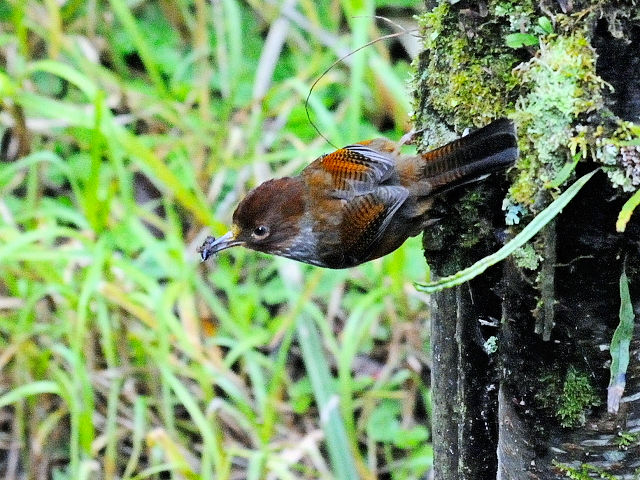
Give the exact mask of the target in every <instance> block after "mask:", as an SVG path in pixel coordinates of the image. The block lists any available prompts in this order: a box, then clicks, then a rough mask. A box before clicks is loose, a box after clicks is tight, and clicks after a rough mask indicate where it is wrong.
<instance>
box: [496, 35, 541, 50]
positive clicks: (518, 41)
mask: <svg viewBox="0 0 640 480" xmlns="http://www.w3.org/2000/svg"><path fill="white" fill-rule="evenodd" d="M504 39H505V43H506V44H507V47H511V48H522V47H530V46H532V45H538V43H539V40H538V37H536V36H535V35H531V34H530V33H510V34H509V35H507V36H506V37H504Z"/></svg>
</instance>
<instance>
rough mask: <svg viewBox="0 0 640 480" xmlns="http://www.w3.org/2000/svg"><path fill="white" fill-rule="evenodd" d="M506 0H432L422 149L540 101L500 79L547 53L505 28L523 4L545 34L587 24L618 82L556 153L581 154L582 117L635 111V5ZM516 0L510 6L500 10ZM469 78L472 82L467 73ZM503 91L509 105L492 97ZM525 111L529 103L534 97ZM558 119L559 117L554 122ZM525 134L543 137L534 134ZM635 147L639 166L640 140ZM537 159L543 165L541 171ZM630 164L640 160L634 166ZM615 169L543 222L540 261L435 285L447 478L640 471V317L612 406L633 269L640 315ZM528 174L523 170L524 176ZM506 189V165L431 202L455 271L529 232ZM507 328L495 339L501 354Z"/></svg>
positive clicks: (437, 414)
mask: <svg viewBox="0 0 640 480" xmlns="http://www.w3.org/2000/svg"><path fill="white" fill-rule="evenodd" d="M497 3H498V2H493V1H487V2H470V1H461V2H458V3H455V4H453V5H444V2H438V3H437V4H434V2H427V8H428V9H429V11H431V9H433V8H434V7H435V10H433V12H434V13H432V14H431V15H432V16H431V17H425V24H426V25H427V26H426V30H425V32H424V35H425V37H426V38H427V39H428V40H426V44H427V47H428V49H427V51H425V53H424V54H423V56H422V57H421V59H420V65H419V68H418V75H417V78H416V91H417V97H418V102H417V103H418V108H417V115H416V120H417V124H418V125H417V127H426V129H427V130H426V132H425V137H424V146H425V148H428V147H432V146H434V145H435V144H437V143H441V141H442V140H443V139H444V137H443V136H442V130H441V129H437V128H435V125H442V124H445V125H448V126H449V127H450V128H451V129H455V128H457V129H458V130H460V129H461V128H463V127H465V126H470V123H473V122H475V118H476V117H475V116H473V115H482V114H481V113H480V114H478V113H477V112H482V106H483V104H484V105H486V106H487V107H486V108H487V110H491V109H493V110H492V111H491V112H490V113H487V116H488V119H490V118H497V117H498V116H501V115H504V114H507V115H509V114H510V112H513V111H514V109H515V110H516V111H517V110H518V109H520V110H522V108H524V107H522V105H523V104H524V103H526V102H527V101H529V100H527V97H526V95H527V89H529V91H530V90H531V89H532V88H535V86H533V87H532V85H531V84H528V85H526V86H525V85H524V84H523V85H521V86H518V85H516V86H515V87H513V86H512V87H509V88H507V89H505V91H500V86H499V85H500V83H499V82H495V79H496V78H505V75H507V74H508V73H509V72H510V71H511V69H512V68H513V67H517V66H518V65H519V62H523V63H526V62H528V61H529V59H530V58H531V57H532V56H539V55H541V54H540V51H539V50H538V51H536V49H537V48H538V46H537V45H532V46H529V47H528V48H522V49H511V50H508V49H507V50H505V47H504V44H505V36H506V35H507V34H508V33H509V32H513V30H512V26H513V22H514V18H517V15H521V17H520V21H521V22H525V20H523V19H524V18H525V17H526V21H532V22H535V21H538V18H539V17H548V18H550V19H551V20H552V21H553V23H554V28H555V30H554V32H553V33H552V34H550V35H549V36H547V37H545V39H544V41H548V42H555V41H557V39H558V38H559V37H562V36H565V37H567V38H569V37H571V38H576V36H577V35H578V33H579V34H580V35H584V38H585V39H586V40H588V42H589V45H590V46H589V47H588V48H590V49H591V48H592V49H593V50H595V52H596V54H597V63H596V64H595V66H594V68H595V74H597V75H598V76H599V77H601V78H602V79H603V80H604V81H605V82H608V83H609V84H610V85H612V86H613V87H614V89H613V90H610V89H609V88H608V87H606V86H603V87H602V90H601V92H602V95H603V100H602V107H601V108H593V109H591V110H589V108H585V113H576V114H575V116H574V117H573V118H572V121H571V125H570V126H569V127H567V130H566V132H565V136H566V138H563V139H562V141H561V142H559V145H558V146H557V147H556V150H555V151H554V154H558V155H559V157H560V158H563V157H562V155H566V157H567V159H570V158H571V157H570V147H569V145H570V144H571V141H572V138H571V136H573V135H578V134H579V132H580V131H583V130H580V128H583V127H584V129H585V130H584V131H588V132H595V131H600V130H597V129H598V128H601V129H606V128H610V125H611V124H612V123H614V122H618V124H620V123H619V122H621V121H623V120H626V121H631V122H636V123H637V122H638V121H639V119H640V14H639V13H638V7H637V5H633V2H624V1H621V2H610V1H602V2H596V3H594V2H581V1H579V0H575V1H574V2H573V4H571V3H570V2H566V1H558V2H551V1H543V2H540V4H538V3H537V2H536V3H535V4H534V3H533V2H514V4H513V5H512V4H511V3H510V2H500V3H501V5H500V6H499V7H498V8H496V6H497ZM516 3H518V4H519V5H518V6H517V7H516V6H515V5H516ZM505 5H506V7H505ZM509 5H511V6H509ZM507 7H508V8H512V7H513V9H512V10H509V12H508V13H507V14H498V13H496V12H501V10H499V8H503V9H505V8H507ZM527 9H530V12H528V11H527ZM563 9H564V10H569V11H566V12H563V11H562V10H563ZM594 12H596V13H594ZM525 13H526V15H525ZM522 25H524V23H522ZM526 28H528V27H526V25H525V26H522V29H523V30H524V29H526ZM429 29H431V30H429ZM530 31H533V30H531V29H529V30H527V32H530ZM434 32H435V33H434ZM547 33H548V32H547ZM572 36H573V37H572ZM580 38H582V37H580ZM544 41H543V42H542V43H544ZM460 44H462V45H464V46H465V47H464V48H463V49H462V51H463V52H464V54H465V55H466V57H465V58H464V65H463V66H462V68H459V67H460V66H461V62H462V60H459V59H458V58H456V57H455V56H456V55H461V53H460V51H458V50H456V46H457V45H460ZM474 45H479V46H477V47H476V46H474ZM570 54H571V52H567V55H570ZM447 56H450V57H452V58H453V60H447V58H449V57H447ZM487 58H488V60H487ZM493 59H495V61H493ZM447 62H449V63H448V64H447ZM501 62H502V63H501ZM509 62H512V63H509ZM500 65H503V66H504V68H503V69H502V70H500V68H501V67H500ZM476 66H480V68H479V69H477V70H476V69H475V67H476ZM465 69H466V70H465ZM469 72H475V73H469ZM467 76H468V77H469V78H467ZM460 78H463V79H464V80H465V82H464V85H463V84H462V83H460V85H459V86H456V82H459V81H460ZM519 78H522V77H519ZM474 80H475V81H476V82H477V83H478V84H479V85H478V86H477V87H478V88H475V85H471V87H472V88H470V93H469V97H468V99H467V100H465V98H463V97H461V96H460V95H461V94H460V92H461V91H463V90H464V89H465V88H469V82H470V81H474ZM492 82H494V83H492ZM452 85H453V86H452ZM485 87H486V88H485ZM576 95H579V94H578V93H576ZM447 96H449V97H447ZM483 96H486V97H487V98H482V97H483ZM443 98H444V100H443ZM529 98H530V97H529ZM495 102H503V104H502V105H501V106H500V105H498V106H497V107H496V106H495V105H494V104H495ZM605 110H606V111H605ZM608 112H610V113H608ZM518 115H520V117H518ZM541 115H545V112H544V111H542V113H541ZM471 117H473V118H472V119H471V120H470V118H471ZM516 117H517V118H525V117H524V116H522V112H520V113H519V114H518V113H516ZM486 120H487V119H485V120H482V121H480V122H479V123H486ZM576 125H580V127H579V128H576ZM548 128H549V129H553V128H554V126H553V124H552V122H551V121H550V123H549V127H548ZM531 131H532V129H527V128H526V127H525V128H523V131H522V132H521V135H522V136H528V135H531ZM576 132H578V134H577V133H576ZM589 135H592V133H587V134H586V136H587V137H588V138H587V139H586V140H585V141H586V142H592V143H591V144H590V145H594V147H593V148H591V150H589V152H590V154H591V157H593V158H585V159H583V161H582V162H580V163H579V164H578V166H577V168H576V173H575V175H576V176H578V177H579V176H581V175H583V174H585V173H588V172H589V171H592V170H593V169H594V168H597V167H598V164H597V163H594V162H596V161H601V160H602V159H601V158H599V157H598V155H597V154H596V153H594V152H596V151H597V149H598V148H600V147H598V145H600V144H598V143H597V141H595V140H593V138H592V137H589ZM593 135H595V134H593ZM523 141H524V142H529V144H533V145H534V147H535V146H536V144H535V141H534V140H531V141H530V139H529V138H524V139H523ZM632 145H634V144H633V142H632ZM543 147H544V146H542V147H540V149H543ZM630 148H633V147H630ZM532 150H533V149H531V148H530V147H525V148H524V154H523V158H524V160H523V161H529V159H530V158H532V157H533V156H535V155H539V156H540V157H542V153H537V152H535V151H532ZM637 150H638V151H639V154H638V158H639V160H638V165H637V168H638V170H639V171H640V147H639V148H638V149H637ZM632 153H633V152H632ZM540 171H543V170H535V169H533V168H532V169H531V172H532V174H537V173H539V172H540ZM555 173H557V170H556V171H555ZM627 174H628V175H632V174H631V173H629V170H627ZM638 175H639V176H640V173H639V174H638ZM610 177H611V178H613V176H612V175H611V171H610V173H609V176H608V175H606V174H605V173H602V172H601V173H598V174H596V176H595V177H594V178H593V179H591V180H590V182H589V183H588V184H587V185H586V186H585V187H584V188H583V189H582V191H581V192H580V193H579V194H578V195H577V196H576V197H575V198H574V200H573V201H572V202H571V203H570V204H569V206H568V207H567V208H565V210H564V211H563V213H562V214H561V215H560V216H558V217H557V218H556V219H555V220H554V221H553V222H552V223H550V224H549V225H548V226H547V227H546V228H545V230H543V232H541V233H540V234H539V235H538V237H537V239H536V240H535V241H534V246H535V254H536V255H538V256H539V257H540V260H541V261H540V265H539V266H538V267H536V268H535V270H530V269H528V268H526V267H525V266H524V265H523V262H521V261H519V260H517V259H509V260H507V261H505V262H504V263H503V264H502V265H499V266H496V267H492V268H491V269H489V270H488V271H487V272H485V274H483V275H482V276H481V277H478V278H476V279H474V280H473V281H471V282H470V283H469V284H465V285H462V286H460V287H457V288H455V289H451V290H448V291H443V292H440V293H438V294H436V295H434V296H433V299H432V300H433V311H432V345H433V369H432V389H433V392H432V398H433V410H434V411H433V442H434V455H435V461H434V465H435V467H434V468H435V479H436V480H453V479H482V480H484V479H488V478H499V479H518V480H519V479H527V478H530V479H545V480H547V479H560V478H567V476H571V478H585V479H586V478H621V479H633V478H640V322H638V321H636V325H635V330H634V335H633V339H632V341H631V344H630V357H629V358H630V360H629V366H628V369H627V379H626V387H625V391H624V396H623V399H622V403H621V406H620V409H619V411H618V413H617V414H612V413H608V412H607V386H608V384H609V378H610V372H609V367H610V359H611V357H610V352H609V345H610V342H611V339H612V336H613V332H614V330H615V328H616V327H617V325H618V322H619V310H620V302H621V300H620V292H619V278H620V275H621V272H622V270H623V268H626V272H627V274H628V276H629V282H630V286H631V298H632V300H633V301H634V306H635V309H634V310H635V312H636V316H637V315H638V313H640V221H638V216H640V213H639V212H636V213H635V214H634V216H633V217H632V220H631V222H630V223H629V224H628V225H627V228H626V231H625V232H624V233H617V232H616V229H615V221H616V218H617V216H618V212H619V211H620V209H621V207H622V205H623V203H624V202H625V201H626V199H628V197H629V195H630V193H625V192H623V191H622V190H621V189H620V188H616V187H615V186H612V181H610ZM510 178H511V179H513V175H511V177H510ZM551 178H553V176H552V177H551ZM517 181H520V182H522V177H520V178H519V179H518V180H517ZM548 181H549V179H542V180H541V179H539V178H534V179H531V184H532V185H537V191H535V192H533V193H532V197H534V198H535V203H533V204H532V206H531V209H532V210H534V211H535V210H536V208H537V209H538V210H540V209H541V208H542V207H543V206H544V205H546V204H548V203H550V201H551V200H552V196H553V195H554V194H555V193H554V192H553V190H552V189H549V188H548V187H543V185H544V183H545V182H548ZM513 189H514V187H512V190H511V192H513V191H514V190H513ZM506 190H507V188H506V187H505V186H504V185H501V184H500V181H499V180H498V179H492V180H491V181H490V182H485V185H483V186H480V187H472V188H471V189H468V190H467V191H466V192H463V193H461V192H457V193H453V194H451V195H449V196H448V197H447V198H444V199H441V200H440V201H439V202H438V204H437V205H436V207H435V208H436V212H435V216H436V217H439V218H441V219H442V220H441V221H440V223H439V224H438V225H436V226H435V227H430V229H429V230H428V231H426V232H425V234H424V245H425V256H426V258H427V261H428V262H429V265H430V267H431V269H432V272H433V273H435V274H436V275H447V274H450V273H453V272H455V271H457V270H458V269H460V268H463V267H466V266H468V265H471V264H472V263H473V262H474V261H475V260H477V259H479V258H481V257H483V256H485V255H486V254H488V253H491V252H493V251H495V250H497V248H499V246H500V244H501V243H503V241H504V240H505V239H506V238H505V237H508V236H510V235H514V234H515V233H517V230H518V228H519V227H517V226H516V227H512V229H511V230H513V231H509V233H508V234H505V228H506V227H505V223H504V212H503V211H502V209H501V207H502V199H503V198H504V196H505V193H506ZM492 337H494V338H493V339H492ZM496 339H497V342H496V344H497V349H498V350H497V353H491V346H492V345H493V344H494V340H496Z"/></svg>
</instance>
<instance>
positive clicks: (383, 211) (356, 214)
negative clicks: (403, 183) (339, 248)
mask: <svg viewBox="0 0 640 480" xmlns="http://www.w3.org/2000/svg"><path fill="white" fill-rule="evenodd" d="M408 195H409V191H408V190H407V189H406V188H404V187H400V186H384V187H378V188H377V189H376V190H374V191H372V192H370V193H366V194H363V195H358V196H355V197H353V198H351V199H350V200H348V201H347V202H346V203H345V204H344V207H343V211H342V221H341V224H340V227H339V228H340V234H341V235H340V236H341V238H342V243H343V247H344V251H345V255H346V256H348V257H352V258H357V259H359V260H360V262H362V261H364V260H365V259H366V258H367V256H368V255H367V254H368V251H369V247H370V246H371V245H372V244H374V243H375V242H376V241H377V240H378V239H379V238H380V236H381V235H382V234H383V232H384V230H385V229H386V228H387V225H388V224H389V222H390V221H391V219H392V218H393V215H394V213H395V212H396V211H397V210H398V208H400V206H401V205H402V204H403V203H404V201H405V200H406V199H407V196H408Z"/></svg>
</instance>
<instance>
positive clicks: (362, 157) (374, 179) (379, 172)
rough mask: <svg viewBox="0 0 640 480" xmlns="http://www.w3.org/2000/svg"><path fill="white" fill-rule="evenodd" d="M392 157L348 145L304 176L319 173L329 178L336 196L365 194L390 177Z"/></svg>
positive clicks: (392, 164)
mask: <svg viewBox="0 0 640 480" xmlns="http://www.w3.org/2000/svg"><path fill="white" fill-rule="evenodd" d="M393 167H394V160H393V158H392V156H391V155H389V154H387V153H385V152H380V151H378V150H375V149H373V148H370V147H367V146H366V145H362V144H353V145H348V146H346V147H344V148H340V149H338V150H336V151H335V152H332V153H329V154H327V155H323V156H322V157H320V158H318V159H317V160H316V161H314V162H313V163H312V164H311V165H309V166H308V167H307V168H306V169H305V172H303V174H304V173H306V172H309V173H311V172H313V171H314V170H316V171H317V169H320V170H321V171H323V172H326V173H328V174H329V175H330V183H331V185H329V186H330V187H333V189H334V191H335V192H344V193H347V192H349V193H351V194H353V193H364V192H367V191H371V190H373V189H374V188H375V187H376V186H378V185H379V184H380V183H382V182H383V181H385V180H386V179H387V178H389V176H390V175H391V174H392V173H393Z"/></svg>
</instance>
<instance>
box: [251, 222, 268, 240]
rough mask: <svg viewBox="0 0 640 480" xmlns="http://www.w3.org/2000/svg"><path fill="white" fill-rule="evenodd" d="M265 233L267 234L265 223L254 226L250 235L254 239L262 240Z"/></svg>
mask: <svg viewBox="0 0 640 480" xmlns="http://www.w3.org/2000/svg"><path fill="white" fill-rule="evenodd" d="M267 235H269V227H266V226H265V225H260V226H259V227H256V228H254V230H253V233H252V234H251V236H252V237H253V238H255V239H256V240H262V239H263V238H266V236H267Z"/></svg>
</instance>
